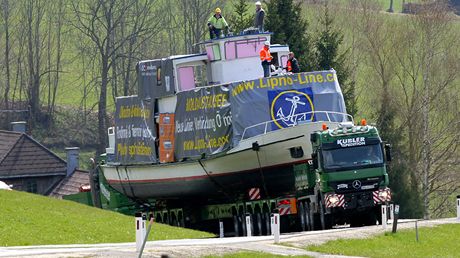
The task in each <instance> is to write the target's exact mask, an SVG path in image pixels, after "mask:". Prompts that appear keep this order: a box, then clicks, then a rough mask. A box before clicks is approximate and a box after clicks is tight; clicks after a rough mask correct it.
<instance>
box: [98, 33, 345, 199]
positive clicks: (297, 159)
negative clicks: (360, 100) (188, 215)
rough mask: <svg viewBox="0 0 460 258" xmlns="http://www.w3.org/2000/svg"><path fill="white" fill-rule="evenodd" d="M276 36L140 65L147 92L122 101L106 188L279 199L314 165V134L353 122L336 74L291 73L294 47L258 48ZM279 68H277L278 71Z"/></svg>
mask: <svg viewBox="0 0 460 258" xmlns="http://www.w3.org/2000/svg"><path fill="white" fill-rule="evenodd" d="M270 36H271V34H270V33H258V34H250V35H239V36H232V37H225V38H220V39H215V40H210V41H206V42H203V43H201V44H200V46H201V48H202V49H203V50H204V52H203V53H200V54H192V55H180V56H170V57H167V58H162V59H156V60H145V61H140V62H139V63H138V65H137V71H138V83H139V95H138V96H127V97H120V98H118V99H117V101H116V102H117V103H116V106H117V110H116V114H115V126H114V127H112V128H109V145H110V146H109V148H107V156H108V161H107V162H106V164H104V165H102V166H101V168H102V171H103V174H104V177H105V178H106V179H107V182H108V183H109V184H110V185H111V186H112V187H113V188H115V189H116V190H117V191H119V192H121V193H123V194H125V195H127V196H129V197H132V198H138V199H150V198H154V199H165V200H166V199H187V198H197V197H202V198H207V199H223V198H229V197H231V198H234V197H235V196H240V195H241V194H242V193H247V191H248V190H249V189H251V188H260V189H261V191H262V195H264V196H266V197H276V196H280V195H282V194H283V193H289V192H292V191H293V189H294V187H295V182H294V181H295V176H294V170H293V165H295V164H299V163H306V162H309V160H310V159H311V157H310V154H311V153H312V147H311V145H310V135H311V133H312V132H314V131H318V130H321V128H323V126H324V125H325V126H328V127H330V128H335V127H337V126H338V125H339V124H340V123H343V122H350V121H353V118H352V117H351V116H350V115H348V114H347V113H346V110H345V105H344V100H343V95H342V92H341V89H340V86H339V83H338V79H337V76H336V73H335V71H334V70H330V71H319V72H312V73H299V74H287V73H286V72H285V71H283V69H282V67H285V66H286V62H287V60H288V53H289V47H288V46H286V45H277V44H274V45H271V46H270V51H271V54H272V56H273V61H272V76H271V77H269V78H263V69H262V67H261V64H260V59H259V51H260V49H261V48H262V47H263V46H264V43H265V42H266V41H270ZM276 67H278V69H276ZM273 68H274V69H273Z"/></svg>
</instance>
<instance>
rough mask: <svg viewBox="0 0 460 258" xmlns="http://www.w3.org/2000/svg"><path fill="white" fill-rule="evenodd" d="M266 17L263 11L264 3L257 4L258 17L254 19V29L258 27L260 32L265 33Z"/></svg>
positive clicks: (258, 2)
mask: <svg viewBox="0 0 460 258" xmlns="http://www.w3.org/2000/svg"><path fill="white" fill-rule="evenodd" d="M264 17H265V11H264V9H262V3H261V2H260V1H257V2H256V16H255V18H254V27H256V28H257V29H258V30H259V32H264Z"/></svg>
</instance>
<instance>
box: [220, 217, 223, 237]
mask: <svg viewBox="0 0 460 258" xmlns="http://www.w3.org/2000/svg"><path fill="white" fill-rule="evenodd" d="M219 237H220V238H223V237H224V222H223V221H222V220H219Z"/></svg>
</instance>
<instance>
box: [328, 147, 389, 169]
mask: <svg viewBox="0 0 460 258" xmlns="http://www.w3.org/2000/svg"><path fill="white" fill-rule="evenodd" d="M322 159H323V167H324V169H325V170H326V171H339V170H346V169H350V168H359V167H368V166H379V165H382V164H383V154H382V148H381V146H380V144H372V145H364V146H357V147H350V148H340V149H326V150H323V151H322Z"/></svg>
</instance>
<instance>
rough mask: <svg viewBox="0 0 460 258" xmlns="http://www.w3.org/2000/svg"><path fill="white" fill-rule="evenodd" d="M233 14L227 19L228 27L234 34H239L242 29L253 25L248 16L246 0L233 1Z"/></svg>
mask: <svg viewBox="0 0 460 258" xmlns="http://www.w3.org/2000/svg"><path fill="white" fill-rule="evenodd" d="M232 6H233V13H232V14H231V15H230V17H229V25H230V26H231V30H232V31H233V32H234V33H235V34H239V33H240V32H242V31H243V30H244V29H246V28H248V27H251V26H252V25H253V24H252V22H253V20H252V16H251V15H249V14H248V3H247V1H246V0H236V1H233V4H232Z"/></svg>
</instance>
